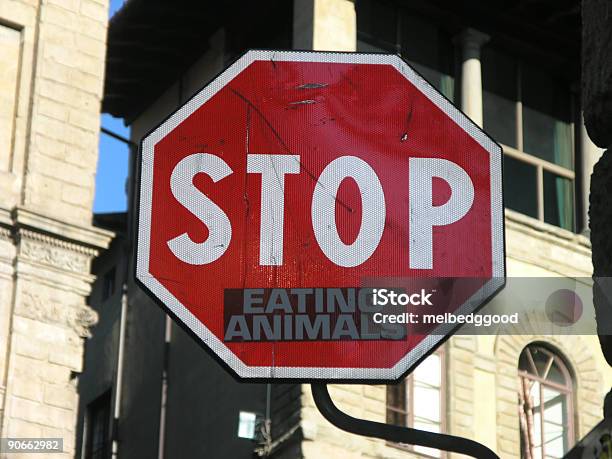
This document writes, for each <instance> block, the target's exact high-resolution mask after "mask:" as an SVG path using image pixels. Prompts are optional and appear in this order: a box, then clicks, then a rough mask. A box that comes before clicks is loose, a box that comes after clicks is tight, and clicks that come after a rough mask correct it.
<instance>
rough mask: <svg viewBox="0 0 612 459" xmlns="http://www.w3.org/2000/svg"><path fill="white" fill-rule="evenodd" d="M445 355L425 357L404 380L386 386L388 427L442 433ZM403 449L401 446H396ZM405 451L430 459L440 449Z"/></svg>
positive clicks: (440, 352)
mask: <svg viewBox="0 0 612 459" xmlns="http://www.w3.org/2000/svg"><path fill="white" fill-rule="evenodd" d="M444 379H445V378H444V355H443V352H442V351H438V352H436V353H434V354H431V355H430V356H429V357H427V358H426V359H425V360H424V361H423V362H422V363H421V364H420V365H419V366H418V367H417V368H416V369H415V370H414V371H413V372H412V374H411V375H409V376H408V377H407V378H406V379H405V380H404V381H402V382H401V383H399V384H396V385H389V386H387V424H395V425H399V426H406V427H414V428H415V429H421V430H427V431H429V432H444V413H445V406H444V405H445V403H444ZM399 446H401V447H404V445H401V444H400V445H399ZM405 447H406V448H407V449H411V450H412V451H414V452H417V453H421V454H424V455H427V456H432V457H442V453H441V451H439V450H436V449H431V448H424V447H422V446H411V445H405Z"/></svg>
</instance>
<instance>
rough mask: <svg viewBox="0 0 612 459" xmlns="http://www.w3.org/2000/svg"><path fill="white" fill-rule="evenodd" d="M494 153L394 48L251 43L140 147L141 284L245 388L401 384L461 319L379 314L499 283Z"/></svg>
mask: <svg viewBox="0 0 612 459" xmlns="http://www.w3.org/2000/svg"><path fill="white" fill-rule="evenodd" d="M501 159H502V157H501V149H500V148H499V146H498V145H496V144H495V143H494V142H493V141H492V140H491V139H490V138H489V137H487V136H486V135H485V134H484V133H483V132H482V131H481V130H480V129H479V128H478V127H477V126H476V125H474V124H473V123H472V122H471V121H470V120H469V119H468V118H467V117H466V116H465V115H463V114H462V113H461V112H460V111H459V110H457V109H456V108H455V107H454V106H453V105H452V104H451V103H450V102H449V101H448V100H446V99H445V98H444V97H443V96H441V95H440V94H439V93H438V92H437V91H436V90H435V89H434V88H433V87H432V86H431V85H429V84H428V83H427V82H426V81H425V80H423V79H422V78H421V77H420V76H419V75H418V74H417V73H416V72H415V71H414V70H412V69H411V68H410V67H409V66H408V65H407V64H406V63H405V62H403V61H402V60H401V59H400V58H399V57H397V56H394V55H385V54H356V53H317V52H282V51H249V52H247V53H246V54H245V55H244V56H242V57H241V58H240V59H238V60H237V61H236V62H235V63H234V64H232V65H231V66H230V67H229V68H227V69H226V70H225V71H224V72H223V73H221V74H220V75H219V76H218V77H217V78H216V79H214V80H213V81H212V82H210V83H209V84H208V85H207V86H206V87H204V88H203V89H202V90H201V91H200V92H199V93H197V94H196V95H195V96H194V97H193V98H192V99H191V100H189V101H188V102H187V103H186V104H185V105H184V106H182V107H181V108H180V109H179V110H178V111H176V112H175V113H173V114H172V115H170V116H169V118H167V119H166V121H164V122H163V123H162V124H161V125H160V126H158V127H157V128H156V129H154V130H153V131H152V132H151V133H149V134H148V135H147V136H146V137H145V138H144V139H143V142H142V150H141V159H140V162H139V167H140V192H139V209H138V241H137V242H138V243H137V264H136V278H137V280H138V282H139V284H140V285H141V287H143V288H144V289H145V290H146V291H147V292H148V293H149V294H151V295H152V296H153V297H154V298H155V299H156V300H158V302H159V303H161V305H162V306H164V308H165V309H166V311H168V312H169V313H170V314H171V315H172V316H173V317H174V319H175V320H177V321H178V322H179V323H180V324H181V325H183V326H184V327H185V328H187V329H188V330H189V331H191V332H192V334H193V336H194V337H195V338H196V339H197V340H199V341H200V342H201V343H202V344H203V345H204V346H205V347H206V348H208V349H209V350H211V351H212V352H213V353H214V354H215V355H216V356H218V358H219V359H220V361H221V362H223V363H224V364H225V365H226V367H227V368H229V369H230V370H231V371H233V372H234V373H235V374H236V375H237V376H238V377H240V378H245V379H252V380H263V379H291V380H303V381H312V380H343V381H391V380H397V379H398V378H400V377H401V376H402V375H404V374H405V373H406V372H407V371H410V369H411V368H413V367H414V366H415V365H416V364H417V363H418V362H419V361H420V360H422V359H423V358H424V357H425V356H426V355H427V354H428V353H429V352H431V351H432V350H433V349H435V347H436V346H438V345H439V344H440V343H441V342H442V341H443V340H444V338H445V337H446V336H448V335H449V334H450V333H452V331H453V329H454V325H450V324H446V323H436V324H435V325H428V326H426V325H423V324H420V325H416V324H414V323H412V324H407V323H402V324H401V325H399V324H398V323H389V322H385V323H380V319H381V317H383V315H390V312H395V313H396V314H395V315H396V316H397V315H398V314H399V313H404V312H405V313H409V312H413V311H417V312H418V308H421V310H420V311H421V312H422V311H423V308H430V309H429V310H430V311H435V312H440V313H444V312H448V313H451V314H452V313H458V312H461V313H471V312H473V311H475V310H477V309H478V308H479V307H480V306H481V305H482V304H483V303H484V302H485V301H487V299H489V298H490V297H491V296H492V295H493V294H494V293H495V292H496V291H497V290H498V289H499V288H500V287H501V286H502V285H503V279H504V275H505V268H504V243H503V205H502V191H501V190H502V183H501ZM442 279H443V280H442ZM453 279H455V280H456V279H464V280H467V281H465V282H462V283H461V284H460V285H459V284H457V283H456V282H455V283H454V281H453ZM374 288H378V290H380V289H382V288H386V289H387V290H385V291H387V292H388V291H391V290H393V291H397V292H404V293H406V295H404V298H405V299H406V302H405V304H403V305H400V306H398V307H397V308H395V309H394V310H393V311H391V310H390V309H388V306H389V304H387V306H385V307H383V306H380V305H379V304H378V305H377V304H375V303H376V300H375V299H373V298H374V296H375V295H374V290H373V289H374ZM379 299H380V300H384V298H383V297H382V296H381V297H380V298H379ZM381 302H382V301H381ZM385 308H387V309H385ZM376 313H379V315H376ZM389 320H391V319H389Z"/></svg>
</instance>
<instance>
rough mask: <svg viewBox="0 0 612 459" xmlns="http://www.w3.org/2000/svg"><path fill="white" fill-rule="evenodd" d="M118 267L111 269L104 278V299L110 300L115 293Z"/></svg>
mask: <svg viewBox="0 0 612 459" xmlns="http://www.w3.org/2000/svg"><path fill="white" fill-rule="evenodd" d="M116 274H117V269H116V268H115V267H112V268H111V269H109V270H108V271H107V272H106V274H104V278H103V279H102V301H105V300H108V299H109V298H110V297H111V296H113V294H114V293H115V277H116Z"/></svg>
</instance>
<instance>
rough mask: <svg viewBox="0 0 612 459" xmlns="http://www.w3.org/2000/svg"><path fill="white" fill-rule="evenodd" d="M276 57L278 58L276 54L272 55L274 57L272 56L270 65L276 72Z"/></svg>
mask: <svg viewBox="0 0 612 459" xmlns="http://www.w3.org/2000/svg"><path fill="white" fill-rule="evenodd" d="M274 56H276V52H274V53H272V56H270V63H271V64H272V67H274V70H276V62H274Z"/></svg>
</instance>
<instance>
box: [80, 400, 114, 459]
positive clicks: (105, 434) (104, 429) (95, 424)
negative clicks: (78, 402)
mask: <svg viewBox="0 0 612 459" xmlns="http://www.w3.org/2000/svg"><path fill="white" fill-rule="evenodd" d="M110 410H111V391H110V390H109V391H107V392H106V393H105V394H104V395H102V396H100V397H98V398H97V399H96V400H94V401H93V402H92V403H90V404H89V406H88V407H87V425H86V435H87V436H86V447H85V458H86V459H107V458H108V457H110V435H109V434H110V421H111V416H110Z"/></svg>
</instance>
